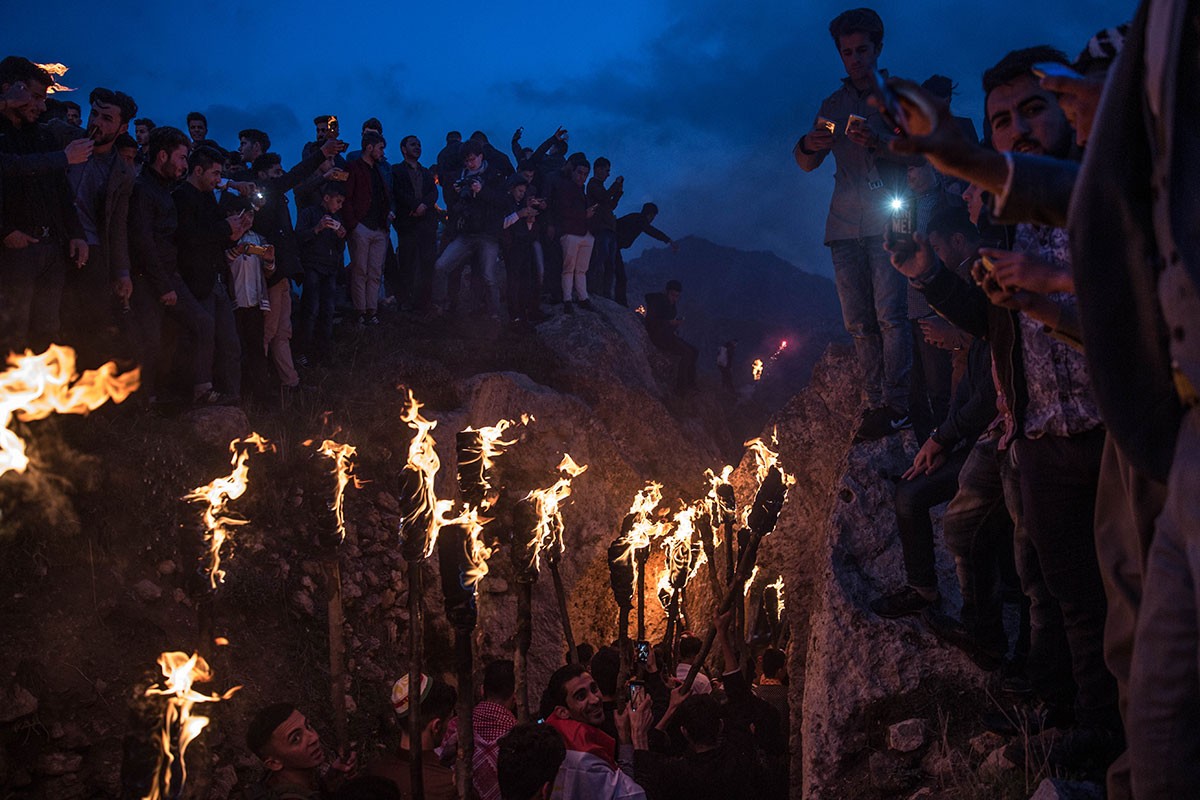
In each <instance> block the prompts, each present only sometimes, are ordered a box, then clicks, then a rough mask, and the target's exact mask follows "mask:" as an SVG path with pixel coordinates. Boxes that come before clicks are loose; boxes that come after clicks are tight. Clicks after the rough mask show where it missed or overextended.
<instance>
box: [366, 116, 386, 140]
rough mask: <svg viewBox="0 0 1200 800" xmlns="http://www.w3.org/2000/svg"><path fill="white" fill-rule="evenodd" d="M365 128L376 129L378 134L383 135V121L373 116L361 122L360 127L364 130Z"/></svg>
mask: <svg viewBox="0 0 1200 800" xmlns="http://www.w3.org/2000/svg"><path fill="white" fill-rule="evenodd" d="M367 128H371V129H372V130H374V131H377V132H378V133H379V135H380V136H383V123H382V122H380V121H379V120H377V119H375V117H371V118H370V119H368V120H365V121H364V122H363V124H362V129H363V130H364V131H365V130H366V129H367Z"/></svg>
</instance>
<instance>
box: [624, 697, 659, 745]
mask: <svg viewBox="0 0 1200 800" xmlns="http://www.w3.org/2000/svg"><path fill="white" fill-rule="evenodd" d="M653 724H654V704H653V702H652V701H651V700H650V695H648V694H647V693H646V692H638V694H637V695H636V697H635V698H634V701H633V702H632V703H630V704H629V733H630V738H631V739H632V740H633V746H634V748H635V749H637V750H648V749H649V746H650V741H649V737H648V734H649V732H650V727H651V726H652V725H653Z"/></svg>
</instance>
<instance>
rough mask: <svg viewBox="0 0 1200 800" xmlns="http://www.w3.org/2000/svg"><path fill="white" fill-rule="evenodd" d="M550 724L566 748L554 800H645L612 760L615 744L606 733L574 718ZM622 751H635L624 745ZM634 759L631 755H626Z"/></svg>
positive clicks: (557, 778) (555, 781)
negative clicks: (565, 755) (561, 738)
mask: <svg viewBox="0 0 1200 800" xmlns="http://www.w3.org/2000/svg"><path fill="white" fill-rule="evenodd" d="M545 724H547V725H549V726H550V727H551V728H554V729H555V730H556V731H558V733H559V735H561V736H562V737H563V743H564V744H565V745H566V746H567V757H566V758H565V759H563V763H562V766H561V767H559V769H558V775H556V776H555V778H554V791H553V794H551V795H550V796H551V798H553V800H645V797H646V792H645V791H643V789H642V787H641V786H639V785H638V784H637V783H636V782H635V781H634V780H633V778H631V777H630V775H629V774H627V773H626V772H623V771H622V769H621V767H620V766H619V765H618V764H617V762H616V761H615V760H614V759H613V755H612V754H613V750H614V745H615V744H616V742H614V741H613V739H612V737H611V736H609V735H608V734H607V733H605V732H604V731H602V730H600V729H599V728H597V727H595V726H593V725H585V724H584V723H582V722H576V721H575V720H572V719H559V718H558V717H556V716H551V717H550V718H548V719H547V720H546V723H545ZM623 749H628V750H630V751H632V748H631V747H629V746H628V745H625V747H624V748H623ZM626 755H628V756H629V758H628V759H625V758H623V759H622V760H629V761H631V760H632V755H633V754H632V752H629V753H627V754H626Z"/></svg>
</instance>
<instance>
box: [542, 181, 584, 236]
mask: <svg viewBox="0 0 1200 800" xmlns="http://www.w3.org/2000/svg"><path fill="white" fill-rule="evenodd" d="M550 202H551V203H553V204H554V205H553V208H554V216H555V219H556V222H557V230H556V231H555V234H556V235H557V236H559V237H562V236H567V235H570V236H587V235H588V233H590V231H589V230H588V225H589V222H590V220H589V219H588V215H587V210H588V199H587V194H586V193H585V191H584V188H583V187H582V186H579V185H578V184H576V183H575V181H572V180H565V181H559V182H558V183H557V184H555V187H554V194H553V195H552V196H551V197H550Z"/></svg>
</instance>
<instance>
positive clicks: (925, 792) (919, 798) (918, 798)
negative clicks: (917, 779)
mask: <svg viewBox="0 0 1200 800" xmlns="http://www.w3.org/2000/svg"><path fill="white" fill-rule="evenodd" d="M930 797H933V789H930V788H929V787H928V786H922V787H921V788H920V789H917V790H916V791H915V792H913V793H912V794H910V795H909V796H908V800H925V798H930Z"/></svg>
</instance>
